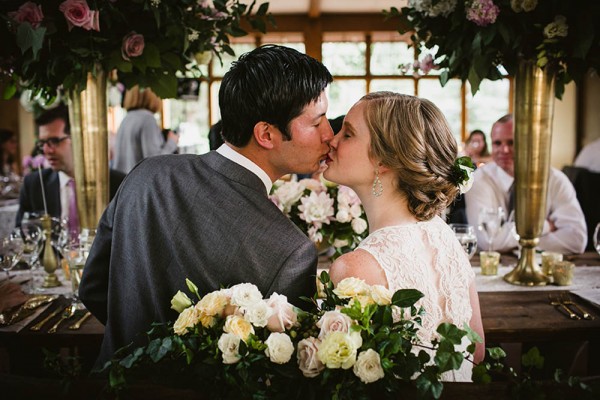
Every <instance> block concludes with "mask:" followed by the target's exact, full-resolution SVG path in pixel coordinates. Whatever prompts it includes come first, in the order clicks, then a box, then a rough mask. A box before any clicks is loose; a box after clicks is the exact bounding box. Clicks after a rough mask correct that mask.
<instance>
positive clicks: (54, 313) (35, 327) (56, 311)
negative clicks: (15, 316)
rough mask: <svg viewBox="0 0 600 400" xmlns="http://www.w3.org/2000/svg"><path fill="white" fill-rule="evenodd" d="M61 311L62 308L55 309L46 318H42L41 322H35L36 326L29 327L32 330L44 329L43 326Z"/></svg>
mask: <svg viewBox="0 0 600 400" xmlns="http://www.w3.org/2000/svg"><path fill="white" fill-rule="evenodd" d="M60 311H61V309H60V308H59V309H57V310H54V311H53V312H52V313H50V314H49V315H48V316H47V317H46V318H44V319H43V320H41V321H40V322H38V323H37V324H35V325H34V326H32V327H31V328H29V329H30V330H32V331H39V330H40V329H42V326H44V324H46V322H48V321H50V320H51V319H52V318H53V317H54V316H55V315H58V313H60Z"/></svg>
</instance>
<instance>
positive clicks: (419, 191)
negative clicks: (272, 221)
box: [324, 92, 484, 381]
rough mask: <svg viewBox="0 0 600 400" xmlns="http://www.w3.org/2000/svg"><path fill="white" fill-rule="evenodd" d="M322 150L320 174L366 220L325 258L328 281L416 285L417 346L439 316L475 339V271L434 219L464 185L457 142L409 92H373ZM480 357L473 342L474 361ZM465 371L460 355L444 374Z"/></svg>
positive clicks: (440, 118) (467, 375)
mask: <svg viewBox="0 0 600 400" xmlns="http://www.w3.org/2000/svg"><path fill="white" fill-rule="evenodd" d="M330 146H331V152H330V153H329V159H328V160H327V165H328V167H327V169H326V170H325V172H324V177H325V178H326V179H328V180H330V181H333V182H336V183H339V184H341V185H346V186H349V187H350V188H352V189H353V190H354V191H355V192H356V193H357V194H358V197H359V198H360V200H361V202H362V205H363V207H364V209H365V212H366V214H367V219H368V221H369V236H368V237H367V238H365V239H364V240H363V241H362V242H361V243H360V245H359V246H358V247H357V249H355V250H354V251H353V252H350V253H346V254H344V255H342V256H341V257H339V258H338V259H337V260H336V261H334V263H333V264H332V266H331V268H330V275H331V279H332V281H333V282H334V283H335V284H337V283H339V282H340V281H341V280H343V279H344V278H347V277H357V278H360V279H362V280H364V281H365V282H366V283H367V284H370V285H375V284H377V285H383V286H385V287H387V288H388V289H390V290H391V291H392V292H394V291H396V290H398V289H405V288H416V289H418V290H420V291H421V292H423V293H424V295H425V296H424V297H423V298H422V299H421V300H419V302H418V303H417V305H422V306H423V307H424V308H425V311H426V314H425V316H424V317H423V327H422V329H421V330H420V332H419V336H420V338H421V340H423V341H424V342H425V343H428V342H430V341H431V340H432V338H434V337H435V336H436V335H437V333H436V329H437V327H438V325H439V324H440V323H442V322H451V323H453V324H455V325H457V326H458V327H463V326H464V324H469V325H470V326H471V328H472V329H473V330H474V331H475V332H477V333H478V334H479V335H480V336H481V337H482V338H483V327H482V323H481V314H480V310H479V297H478V295H477V291H476V289H475V274H474V272H473V269H472V267H471V264H470V263H469V259H468V258H467V255H466V253H465V251H464V250H463V249H462V247H461V245H460V244H459V242H458V241H457V240H456V237H455V236H454V233H453V232H452V230H451V229H450V227H449V226H448V225H447V224H446V223H445V222H444V221H443V220H442V219H441V218H440V217H439V215H440V214H441V213H442V211H443V210H444V209H445V208H446V207H447V206H448V204H449V203H450V202H452V200H453V199H454V197H455V196H456V195H457V194H458V193H459V187H458V186H459V184H463V183H464V182H463V179H462V174H460V167H458V166H457V164H456V158H457V145H456V140H455V139H454V137H453V136H452V132H451V131H450V128H449V126H448V123H447V121H446V119H445V117H444V115H443V114H442V113H441V111H440V110H439V109H438V108H437V107H436V106H435V105H434V104H433V103H431V102H430V101H428V100H424V99H419V98H417V97H413V96H408V95H401V94H397V93H391V92H376V93H371V94H368V95H366V96H364V97H363V98H362V99H361V100H359V101H358V103H356V104H355V105H354V106H353V107H352V108H351V109H350V111H349V113H348V114H347V115H346V118H345V120H344V124H343V126H342V129H341V130H340V132H339V133H338V134H337V135H336V136H335V138H334V139H333V140H332V141H331V143H330ZM457 169H458V171H457ZM457 172H458V173H457ZM467 344H468V343H467V341H465V342H464V343H463V344H462V347H461V349H465V348H466V346H467ZM483 354H484V347H483V344H477V346H476V352H475V357H474V361H475V362H479V361H481V360H482V359H483ZM471 370H472V364H471V363H469V362H467V361H465V362H464V363H463V364H462V366H461V368H460V369H459V370H458V371H449V372H445V373H444V374H442V378H443V379H444V380H447V381H470V380H471Z"/></svg>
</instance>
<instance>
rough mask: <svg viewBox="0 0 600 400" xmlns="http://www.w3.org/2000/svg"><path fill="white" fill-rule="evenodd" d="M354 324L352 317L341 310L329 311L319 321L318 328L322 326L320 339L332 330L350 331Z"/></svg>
mask: <svg viewBox="0 0 600 400" xmlns="http://www.w3.org/2000/svg"><path fill="white" fill-rule="evenodd" d="M353 324H354V321H353V320H352V318H350V317H349V316H347V315H346V314H344V313H341V312H339V311H335V310H334V311H327V312H325V313H324V314H323V315H322V316H321V319H319V321H318V322H317V328H320V329H321V331H320V332H319V339H323V338H324V337H325V336H326V335H327V334H329V333H331V332H343V333H349V332H350V327H351V326H352V325H353Z"/></svg>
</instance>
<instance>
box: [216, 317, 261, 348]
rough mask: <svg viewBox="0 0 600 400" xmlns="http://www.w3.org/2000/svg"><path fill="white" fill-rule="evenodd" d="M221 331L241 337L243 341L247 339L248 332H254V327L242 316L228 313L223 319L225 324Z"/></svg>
mask: <svg viewBox="0 0 600 400" xmlns="http://www.w3.org/2000/svg"><path fill="white" fill-rule="evenodd" d="M223 331H225V332H227V333H231V334H232V335H235V336H237V337H239V338H240V339H242V340H243V341H244V342H245V341H246V340H248V336H250V334H254V327H253V326H252V324H251V323H250V322H249V321H247V320H245V319H244V317H242V316H239V315H229V316H227V318H226V319H225V325H224V326H223Z"/></svg>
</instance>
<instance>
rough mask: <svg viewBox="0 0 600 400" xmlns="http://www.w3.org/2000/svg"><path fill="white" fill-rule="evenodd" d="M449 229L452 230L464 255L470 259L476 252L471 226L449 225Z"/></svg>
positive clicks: (475, 242)
mask: <svg viewBox="0 0 600 400" xmlns="http://www.w3.org/2000/svg"><path fill="white" fill-rule="evenodd" d="M450 228H452V230H453V231H454V235H455V236H456V238H457V239H458V241H459V242H460V244H461V246H462V247H463V249H464V250H465V253H467V256H468V257H469V259H471V257H473V254H475V251H477V236H475V229H474V228H473V226H471V225H468V224H450Z"/></svg>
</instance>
